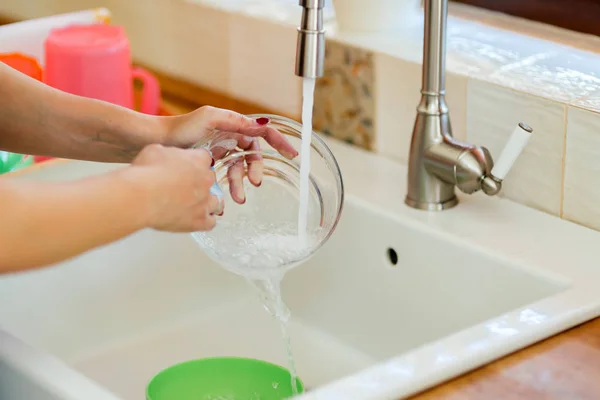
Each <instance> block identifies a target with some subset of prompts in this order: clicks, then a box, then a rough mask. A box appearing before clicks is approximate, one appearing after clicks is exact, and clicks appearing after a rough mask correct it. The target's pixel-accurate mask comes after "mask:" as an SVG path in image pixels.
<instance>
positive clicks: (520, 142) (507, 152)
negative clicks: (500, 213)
mask: <svg viewBox="0 0 600 400" xmlns="http://www.w3.org/2000/svg"><path fill="white" fill-rule="evenodd" d="M532 133H533V129H531V128H530V127H529V126H527V125H526V124H524V123H523V122H519V124H518V125H517V127H516V128H515V130H514V131H513V133H512V135H511V136H510V138H509V139H508V142H507V143H506V145H505V146H504V149H502V153H500V157H498V161H497V162H495V163H494V166H493V167H492V170H491V171H490V172H489V174H488V175H487V176H484V178H483V180H482V181H481V189H482V190H483V192H484V193H485V194H487V195H490V196H493V195H496V194H498V193H499V192H500V190H501V189H502V181H503V180H504V178H506V175H507V174H508V171H510V169H511V168H512V166H513V165H514V164H515V161H517V158H519V155H521V153H522V152H523V149H525V146H527V143H528V142H529V139H531V134H532Z"/></svg>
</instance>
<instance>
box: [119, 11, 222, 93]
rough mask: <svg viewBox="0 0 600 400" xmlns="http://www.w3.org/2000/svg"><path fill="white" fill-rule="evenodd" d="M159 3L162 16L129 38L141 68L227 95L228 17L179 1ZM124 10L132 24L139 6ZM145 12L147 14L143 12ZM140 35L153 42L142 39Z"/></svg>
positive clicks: (153, 19)
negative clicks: (150, 67)
mask: <svg viewBox="0 0 600 400" xmlns="http://www.w3.org/2000/svg"><path fill="white" fill-rule="evenodd" d="M138 1H139V0H138ZM162 1H163V2H164V3H163V6H162V7H161V8H160V10H161V11H162V15H155V14H153V15H152V19H150V18H149V20H151V21H154V22H153V24H151V25H150V26H146V27H145V28H143V29H144V30H140V29H141V28H140V29H138V30H137V32H139V35H136V36H135V37H134V38H133V40H134V42H135V45H136V49H137V50H135V51H136V53H135V54H136V56H139V57H140V61H142V62H144V63H145V64H148V65H151V66H154V67H155V68H157V69H160V70H161V71H163V72H166V73H169V74H172V75H174V76H176V77H179V78H182V79H184V80H187V81H189V82H192V83H194V84H197V85H201V86H204V87H207V88H210V89H213V90H217V91H220V92H227V91H228V89H229V71H228V69H227V65H229V62H230V53H229V48H230V37H229V34H228V33H229V30H228V27H229V24H230V18H231V14H229V13H227V12H225V11H222V10H217V9H214V8H210V7H200V6H198V5H196V4H190V3H184V2H183V1H181V0H167V1H166V2H165V0H162ZM128 8H129V10H128V11H127V12H130V13H132V15H131V17H130V18H128V20H129V21H133V20H135V19H136V18H135V15H136V14H135V13H136V12H138V11H136V10H137V8H139V5H138V6H137V7H134V6H133V5H132V6H131V7H128ZM142 8H144V7H142ZM150 8H152V7H150ZM148 12H150V11H146V13H148ZM155 12H156V11H154V13H155ZM115 14H116V13H115ZM144 31H147V35H148V37H149V38H150V39H154V40H148V38H147V37H146V38H144V34H143V32H144ZM216 32H218V34H215V33H216ZM207 38H210V40H207ZM137 46H139V49H138V48H137ZM191 49H193V50H191Z"/></svg>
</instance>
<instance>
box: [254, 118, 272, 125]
mask: <svg viewBox="0 0 600 400" xmlns="http://www.w3.org/2000/svg"><path fill="white" fill-rule="evenodd" d="M269 122H271V120H270V119H269V118H267V117H260V118H257V119H256V123H257V124H259V125H266V124H268V123H269Z"/></svg>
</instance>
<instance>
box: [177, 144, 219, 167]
mask: <svg viewBox="0 0 600 400" xmlns="http://www.w3.org/2000/svg"><path fill="white" fill-rule="evenodd" d="M182 151H185V154H187V155H188V156H189V157H192V159H193V160H194V163H195V165H196V166H197V167H199V168H202V169H204V168H207V167H208V168H210V167H212V166H213V164H214V160H213V157H212V155H211V154H210V153H209V152H208V151H207V150H205V149H189V150H182Z"/></svg>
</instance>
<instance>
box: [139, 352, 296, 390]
mask: <svg viewBox="0 0 600 400" xmlns="http://www.w3.org/2000/svg"><path fill="white" fill-rule="evenodd" d="M291 380H292V378H291V375H290V372H289V371H288V370H287V369H285V368H283V367H280V366H279V365H275V364H271V363H268V362H266V361H261V360H254V359H251V358H238V357H216V358H203V359H199V360H192V361H186V362H183V363H180V364H176V365H173V366H172V367H169V368H167V369H164V370H162V371H161V372H159V373H158V374H157V375H156V376H154V378H152V380H151V381H150V383H149V384H148V387H147V388H146V399H147V400H282V399H286V398H289V397H292V396H293V391H292V382H291ZM296 382H297V383H298V385H297V387H298V393H302V392H304V385H303V383H302V381H301V380H300V379H297V381H296Z"/></svg>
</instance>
